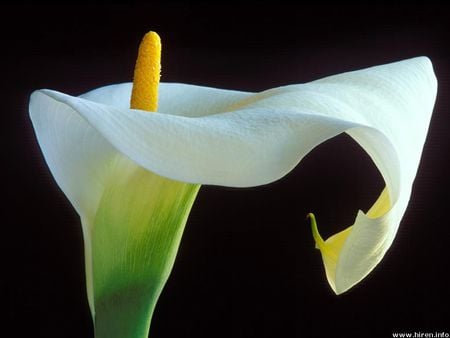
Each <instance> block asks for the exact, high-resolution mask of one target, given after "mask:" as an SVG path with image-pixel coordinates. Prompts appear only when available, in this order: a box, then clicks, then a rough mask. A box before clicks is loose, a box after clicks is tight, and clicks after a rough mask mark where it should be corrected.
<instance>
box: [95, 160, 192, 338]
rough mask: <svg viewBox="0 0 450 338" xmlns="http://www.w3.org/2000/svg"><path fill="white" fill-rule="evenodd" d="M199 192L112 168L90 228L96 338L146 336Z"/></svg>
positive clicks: (123, 166)
mask: <svg viewBox="0 0 450 338" xmlns="http://www.w3.org/2000/svg"><path fill="white" fill-rule="evenodd" d="M199 187H200V186H199V185H192V184H186V183H181V182H176V181H172V180H169V179H166V178H163V177H160V176H158V175H155V174H153V173H151V172H149V171H146V170H144V169H142V168H141V167H139V166H137V165H135V164H134V163H133V162H131V161H129V160H128V159H126V158H122V157H121V158H119V159H118V160H117V161H116V162H115V163H114V165H113V166H112V171H111V175H110V177H109V181H108V182H107V188H106V189H105V192H104V194H103V197H102V199H101V202H100V205H99V208H98V211H97V214H96V217H95V222H94V226H93V228H92V259H93V271H92V273H93V284H94V288H93V293H94V295H93V301H94V309H95V320H94V322H95V337H96V338H146V337H148V331H149V326H150V320H151V316H152V314H153V310H154V308H155V305H156V302H157V300H158V297H159V295H160V293H161V291H162V289H163V287H164V285H165V283H166V281H167V279H168V277H169V274H170V272H171V270H172V267H173V264H174V261H175V256H176V253H177V250H178V247H179V244H180V240H181V237H182V234H183V230H184V226H185V224H186V221H187V217H188V215H189V211H190V209H191V207H192V204H193V202H194V200H195V197H196V195H197V192H198V190H199Z"/></svg>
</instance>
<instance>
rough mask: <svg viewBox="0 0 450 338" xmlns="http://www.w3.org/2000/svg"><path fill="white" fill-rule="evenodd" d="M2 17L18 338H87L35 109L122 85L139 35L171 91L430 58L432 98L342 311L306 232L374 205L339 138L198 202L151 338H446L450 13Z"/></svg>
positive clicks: (9, 256) (26, 13) (282, 80)
mask: <svg viewBox="0 0 450 338" xmlns="http://www.w3.org/2000/svg"><path fill="white" fill-rule="evenodd" d="M0 16H1V17H0V19H1V20H0V28H1V33H0V34H1V46H2V47H1V54H0V55H1V56H0V57H1V60H0V61H1V64H0V67H1V69H2V81H1V83H0V88H1V97H2V110H1V118H2V125H1V128H2V129H1V137H2V145H3V147H4V149H5V148H6V152H2V153H3V159H2V166H1V167H2V178H3V182H2V192H3V197H4V203H3V206H4V207H5V210H3V211H2V222H1V223H2V229H3V232H2V249H4V253H3V254H2V262H3V264H2V265H3V267H4V268H3V269H2V270H3V273H2V277H1V283H2V284H1V287H2V289H1V292H2V299H3V301H2V305H1V307H2V308H3V310H4V312H5V314H4V315H3V319H6V321H7V322H8V324H9V325H11V326H12V329H13V331H12V332H13V334H12V335H10V336H11V337H42V338H47V337H63V338H64V337H85V338H87V337H93V334H92V324H91V321H90V315H89V310H88V305H87V300H86V296H85V291H84V259H83V249H82V245H83V243H82V236H81V228H80V225H79V220H78V216H77V215H76V213H75V212H74V211H73V209H72V208H71V206H70V204H69V203H68V201H67V200H66V199H65V197H64V195H63V194H62V193H61V192H60V190H59V188H58V187H57V186H56V185H55V183H54V182H53V179H52V177H51V175H50V173H49V171H48V169H47V167H46V164H45V163H44V161H43V158H42V155H41V153H40V150H39V148H38V145H37V142H36V140H35V138H34V134H33V130H32V128H31V124H30V120H29V118H28V108H27V106H28V98H29V95H30V94H31V92H32V91H33V90H35V89H39V88H51V89H56V90H59V91H62V92H65V93H70V94H73V95H78V94H80V93H82V92H85V91H88V90H90V89H92V88H95V87H99V86H103V85H107V84H111V83H119V82H126V81H130V79H131V77H132V72H133V65H134V61H135V57H136V51H137V46H138V43H139V41H140V39H141V37H142V35H143V34H144V33H145V32H146V31H148V30H155V31H157V32H159V34H160V36H161V38H162V42H163V61H162V67H163V71H162V80H163V81H169V82H186V83H194V84H199V85H206V86H213V87H220V88H230V89H240V90H248V91H260V90H264V89H267V88H271V87H275V86H280V85H284V84H290V83H301V82H307V81H311V80H314V79H317V78H320V77H323V76H326V75H331V74H335V73H340V72H344V71H349V70H354V69H358V68H364V67H368V66H372V65H377V64H383V63H387V62H391V61H396V60H400V59H405V58H410V57H414V56H419V55H427V56H429V57H430V58H431V60H432V62H433V63H434V67H435V72H436V74H437V78H438V81H439V92H438V97H437V102H436V108H435V110H434V115H433V118H432V121H431V127H430V133H429V136H428V139H427V143H426V145H425V148H424V154H423V158H422V163H421V166H420V168H419V172H418V175H417V179H416V183H415V186H414V191H413V194H412V198H411V202H410V205H409V208H408V210H407V213H406V215H405V217H404V218H403V221H402V224H401V227H400V230H399V232H398V235H397V238H396V240H395V242H394V244H393V246H392V247H391V249H390V251H389V252H388V254H387V255H386V256H385V258H384V260H383V261H382V263H381V264H380V265H379V266H378V267H377V268H376V269H375V270H374V271H373V272H372V273H371V274H370V275H369V277H367V278H366V279H365V280H364V281H362V282H361V283H360V284H359V285H357V286H356V287H354V288H353V289H352V290H350V291H349V292H347V293H346V294H344V295H341V296H339V297H338V296H335V295H334V294H333V293H332V291H331V290H330V288H329V287H328V285H327V283H326V279H325V275H324V272H323V268H322V263H321V258H320V255H319V252H318V251H316V250H314V244H313V240H312V238H311V235H310V229H309V226H308V224H307V223H306V221H305V215H306V214H307V213H308V212H310V211H313V212H315V213H316V215H317V217H318V221H319V227H320V228H321V231H322V233H323V235H324V236H325V237H326V236H329V235H331V234H333V233H335V232H336V231H339V230H341V229H343V228H345V227H346V226H347V225H350V224H351V223H352V222H353V220H354V217H355V215H356V212H357V209H358V208H360V209H362V210H367V209H368V207H369V206H370V205H371V203H372V202H373V201H374V200H375V198H376V197H377V194H378V193H379V191H380V190H381V189H382V187H383V181H382V179H381V178H380V176H379V174H378V172H377V170H376V169H375V167H374V166H373V165H372V163H371V161H370V159H368V157H367V156H366V155H365V153H364V152H363V151H361V149H360V148H359V146H358V145H356V144H355V143H354V142H353V141H352V140H350V139H349V138H348V137H346V136H339V137H337V138H335V139H334V140H331V141H328V142H326V143H324V144H322V145H321V146H319V147H318V148H317V149H316V150H314V151H313V152H312V153H310V154H309V155H308V156H307V157H306V158H305V159H304V160H303V161H302V163H301V164H300V165H299V166H298V167H297V168H296V169H295V170H294V171H293V172H292V173H290V174H289V175H288V176H287V177H285V178H284V179H283V180H281V181H279V182H276V183H273V184H271V185H268V186H264V187H257V188H250V189H231V188H223V187H208V186H205V187H203V188H202V189H201V192H200V194H199V196H198V199H197V201H196V204H195V206H194V208H193V210H192V213H191V215H190V218H189V221H188V225H187V227H186V231H185V235H184V238H183V241H182V244H181V247H180V250H179V256H178V258H177V261H176V264H175V267H174V270H173V273H172V275H171V278H170V280H169V282H168V284H167V285H166V288H165V289H164V292H163V294H162V296H161V298H160V301H159V304H158V307H157V309H156V312H155V314H154V318H153V323H152V330H151V336H152V337H153V338H164V337H196V338H200V337H216V338H219V337H227V338H231V337H259V338H263V337H391V333H392V332H395V331H422V332H435V331H446V332H448V333H450V322H449V318H450V313H449V305H450V303H449V302H450V291H449V282H450V278H449V276H448V269H449V258H450V257H449V251H448V243H449V235H450V230H449V221H448V212H447V211H448V198H447V196H448V191H449V188H450V185H449V181H448V154H449V132H450V118H449V114H450V106H449V103H450V102H449V94H448V93H449V90H450V83H449V80H450V77H449V75H450V70H449V66H450V65H449V63H448V60H449V56H450V53H449V50H448V43H449V41H450V34H449V31H450V24H449V20H450V11H449V10H448V8H447V7H443V6H437V5H422V6H419V5H416V6H412V5H409V6H406V5H396V6H387V5H364V6H363V5H361V6H355V5H353V6H300V5H299V6H282V5H275V4H273V3H272V4H269V5H260V4H256V3H255V4H253V5H246V6H243V5H239V4H238V3H229V4H227V5H215V6H212V5H197V6H191V5H186V4H180V3H171V4H166V5H142V4H139V3H134V4H128V5H119V4H116V5H108V6H107V5H91V6H85V5H66V6H30V5H22V6H14V7H8V6H7V7H5V6H3V7H2V8H1V14H0ZM5 299H6V302H5V301H4V300H5Z"/></svg>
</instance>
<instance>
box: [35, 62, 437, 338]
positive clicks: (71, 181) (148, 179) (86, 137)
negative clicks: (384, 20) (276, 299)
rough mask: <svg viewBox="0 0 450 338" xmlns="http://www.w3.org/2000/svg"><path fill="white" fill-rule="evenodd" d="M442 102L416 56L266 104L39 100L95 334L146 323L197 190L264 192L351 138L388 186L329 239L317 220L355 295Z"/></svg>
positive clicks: (224, 98) (40, 130) (113, 97)
mask: <svg viewBox="0 0 450 338" xmlns="http://www.w3.org/2000/svg"><path fill="white" fill-rule="evenodd" d="M436 90H437V82H436V78H435V76H434V73H433V68H432V64H431V62H430V60H429V59H428V58H426V57H418V58H413V59H408V60H404V61H400V62H395V63H390V64H386V65H381V66H376V67H371V68H367V69H363V70H357V71H353V72H348V73H343V74H339V75H334V76H330V77H326V78H323V79H320V80H317V81H313V82H310V83H307V84H298V85H288V86H283V87H279V88H274V89H270V90H267V91H263V92H260V93H248V92H242V91H231V90H222V89H215V88H208V87H200V86H195V85H188V84H176V83H161V84H160V85H159V107H158V111H157V113H153V114H152V113H148V112H145V111H143V110H139V109H130V108H129V103H130V98H131V92H132V84H131V83H123V84H117V85H111V86H107V87H102V88H98V89H95V90H93V91H91V92H88V93H86V94H83V95H81V96H79V97H74V96H70V95H66V94H63V93H59V92H56V91H52V90H47V89H44V90H38V91H36V92H34V93H33V94H32V96H31V102H30V115H31V119H32V122H33V125H34V128H35V131H36V135H37V139H38V141H39V144H40V146H41V149H42V152H43V154H44V157H45V159H46V161H47V163H48V166H49V168H50V170H51V172H52V174H53V176H54V177H55V180H56V181H57V183H58V185H59V186H60V187H61V189H62V190H63V191H64V193H65V194H66V196H67V197H68V199H69V200H70V201H71V203H72V205H73V206H74V208H75V209H76V210H77V212H78V213H79V215H80V217H81V220H82V225H83V233H84V241H85V251H86V274H87V289H88V298H89V302H90V306H91V312H92V314H93V316H94V317H95V318H96V321H95V322H96V331H97V330H99V331H101V330H106V329H105V328H104V329H101V328H100V329H99V328H98V327H97V326H98V325H105V326H108V325H111V326H112V327H114V329H111V332H112V331H113V330H118V328H117V327H116V324H115V323H114V315H113V314H110V313H109V309H111V308H114V306H119V305H117V304H120V306H122V307H127V306H128V305H129V306H133V307H135V308H138V309H139V310H136V311H137V312H139V311H141V312H143V313H144V314H145V316H148V317H149V315H151V312H152V309H153V306H154V303H156V299H157V297H158V295H159V293H160V292H161V289H162V286H163V285H164V282H165V280H166V279H167V277H168V275H169V273H170V269H171V267H172V265H173V261H174V259H175V254H176V250H177V247H178V244H179V241H180V238H181V234H182V231H183V228H184V224H185V222H186V219H187V215H188V212H189V210H190V207H191V206H192V203H193V201H194V199H195V196H196V193H197V191H198V187H199V184H209V185H221V186H229V187H250V186H257V185H263V184H268V183H270V182H273V181H276V180H278V179H280V178H282V177H283V176H284V175H286V174H287V173H289V172H290V171H291V170H292V169H293V168H294V167H295V166H296V165H297V164H298V163H299V162H300V160H301V159H302V158H303V157H304V156H305V155H306V154H307V153H309V152H310V151H311V150H312V149H314V147H316V146H317V145H319V144H321V143H322V142H324V141H326V140H328V139H330V138H332V137H334V136H336V135H338V134H341V133H343V132H345V133H347V134H349V135H350V136H351V137H352V138H353V139H354V140H355V141H356V142H357V143H358V144H360V145H361V147H362V148H363V149H364V150H365V151H366V152H367V153H368V154H369V156H370V157H371V159H372V160H373V162H374V164H375V165H376V167H377V168H378V170H379V171H380V173H381V175H382V177H383V178H384V180H385V183H386V188H385V189H384V190H383V191H382V192H381V194H380V196H379V198H378V199H377V200H376V201H375V203H374V205H373V206H372V208H370V210H369V211H368V212H366V213H364V212H363V211H358V212H357V213H356V217H355V221H354V224H353V225H351V226H350V227H348V228H347V229H345V230H344V231H342V232H339V233H337V234H335V235H334V236H332V237H330V238H328V239H327V240H323V239H322V238H321V237H320V235H319V233H318V230H317V226H316V224H315V219H314V217H313V216H312V215H311V220H312V225H313V235H314V238H315V240H316V244H317V247H318V248H319V249H320V251H321V254H322V258H323V263H324V266H325V271H326V277H327V280H328V282H329V284H330V286H331V288H332V289H333V290H334V292H335V293H336V294H340V293H343V292H345V291H347V290H348V289H349V288H351V287H352V286H354V285H355V284H357V283H358V282H359V281H361V280H362V279H363V278H364V277H365V276H367V274H369V273H370V271H372V269H373V268H374V267H375V266H376V265H377V264H378V263H379V262H380V260H381V259H382V258H383V256H384V254H385V253H386V251H387V250H388V249H389V247H390V246H391V244H392V241H393V239H394V237H395V234H396V232H397V229H398V227H399V224H400V221H401V219H402V217H403V215H404V213H405V210H406V208H407V205H408V201H409V199H410V196H411V189H412V185H413V182H414V179H415V176H416V172H417V168H418V165H419V162H420V157H421V153H422V149H423V145H424V142H425V138H426V134H427V130H428V125H429V121H430V118H431V112H432V109H433V105H434V102H435V97H436ZM182 182H184V183H182ZM354 208H355V211H356V210H357V206H354ZM155 285H156V286H155ZM145 297H150V298H151V299H152V301H151V302H148V301H143V300H142V299H143V298H145ZM130 299H131V301H130ZM149 303H151V304H152V305H149ZM127 304H128V305H127ZM130 304H131V305H130ZM127 311H128V313H129V314H128V316H129V318H128V317H127V318H126V319H129V320H130V321H133V319H132V318H131V317H133V316H134V314H135V312H133V311H134V310H132V309H125V310H124V312H127ZM99 316H100V317H101V318H103V320H98V318H99ZM101 322H103V323H104V324H98V323H101ZM144 322H145V320H144ZM139 325H141V324H139ZM139 325H138V326H139ZM148 325H149V324H148V323H147V322H145V323H144V324H142V328H140V329H136V330H138V331H139V330H141V332H144V331H145V330H146V327H147V326H148ZM147 329H148V328H147ZM120 330H123V333H124V335H123V337H125V336H126V334H127V332H129V331H127V329H123V328H120ZM136 332H137V331H136ZM143 335H144V333H142V334H141V336H143ZM117 336H120V335H117ZM135 336H136V337H138V336H139V334H136V335H135Z"/></svg>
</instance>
